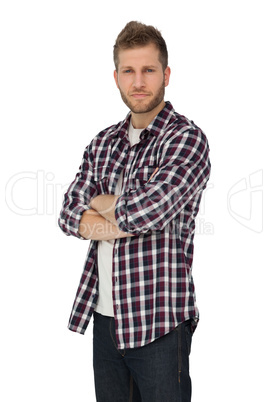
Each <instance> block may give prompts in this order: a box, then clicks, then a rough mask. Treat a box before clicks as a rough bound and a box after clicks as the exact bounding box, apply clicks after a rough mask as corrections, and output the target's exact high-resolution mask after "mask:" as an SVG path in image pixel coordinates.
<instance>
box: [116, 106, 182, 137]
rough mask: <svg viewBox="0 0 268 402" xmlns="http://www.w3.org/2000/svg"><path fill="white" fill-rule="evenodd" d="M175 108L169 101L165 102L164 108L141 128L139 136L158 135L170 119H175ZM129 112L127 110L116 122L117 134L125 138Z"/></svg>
mask: <svg viewBox="0 0 268 402" xmlns="http://www.w3.org/2000/svg"><path fill="white" fill-rule="evenodd" d="M174 114H175V110H174V109H173V106H172V104H171V103H170V102H166V104H165V106H164V108H163V109H162V110H161V112H160V113H158V115H157V116H156V117H155V118H154V119H153V120H152V121H151V123H150V124H149V125H148V126H147V127H146V128H145V129H144V130H143V132H142V134H141V136H142V137H145V136H146V135H148V134H152V135H158V134H159V133H160V131H161V130H163V129H164V128H165V127H166V126H167V125H168V124H169V123H170V121H171V119H175V118H176V117H175V116H174ZM130 119H131V112H129V113H128V114H127V116H126V118H125V120H123V121H122V122H121V123H119V124H118V136H120V137H121V138H127V133H128V127H129V124H130Z"/></svg>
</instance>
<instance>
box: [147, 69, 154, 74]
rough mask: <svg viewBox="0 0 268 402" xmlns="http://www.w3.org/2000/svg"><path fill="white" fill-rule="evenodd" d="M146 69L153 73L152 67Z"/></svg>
mask: <svg viewBox="0 0 268 402" xmlns="http://www.w3.org/2000/svg"><path fill="white" fill-rule="evenodd" d="M146 71H147V73H153V71H154V70H153V69H152V68H147V70H146Z"/></svg>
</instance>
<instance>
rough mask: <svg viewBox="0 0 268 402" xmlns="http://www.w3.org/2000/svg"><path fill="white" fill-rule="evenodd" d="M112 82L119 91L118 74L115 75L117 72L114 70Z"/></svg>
mask: <svg viewBox="0 0 268 402" xmlns="http://www.w3.org/2000/svg"><path fill="white" fill-rule="evenodd" d="M114 80H115V83H116V86H117V88H118V89H119V85H118V74H117V71H116V70H114Z"/></svg>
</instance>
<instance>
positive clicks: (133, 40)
mask: <svg viewBox="0 0 268 402" xmlns="http://www.w3.org/2000/svg"><path fill="white" fill-rule="evenodd" d="M151 43H153V44H154V45H155V46H156V47H157V49H158V50H159V61H160V63H161V64H162V66H163V70H165V69H166V68H167V65H168V51H167V46H166V42H165V40H164V39H163V37H162V35H161V33H160V31H158V29H156V28H155V27H153V26H152V25H145V24H142V23H140V22H137V21H131V22H129V23H128V24H127V25H126V26H125V28H124V29H123V30H122V31H121V32H120V34H119V35H118V37H117V39H116V41H115V45H114V64H115V68H116V70H118V64H119V52H120V50H126V49H133V48H136V47H143V46H146V45H150V44H151Z"/></svg>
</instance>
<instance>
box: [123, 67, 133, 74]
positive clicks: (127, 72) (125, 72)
mask: <svg viewBox="0 0 268 402" xmlns="http://www.w3.org/2000/svg"><path fill="white" fill-rule="evenodd" d="M131 72H132V70H131V69H130V68H129V69H128V70H124V74H129V73H131Z"/></svg>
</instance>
